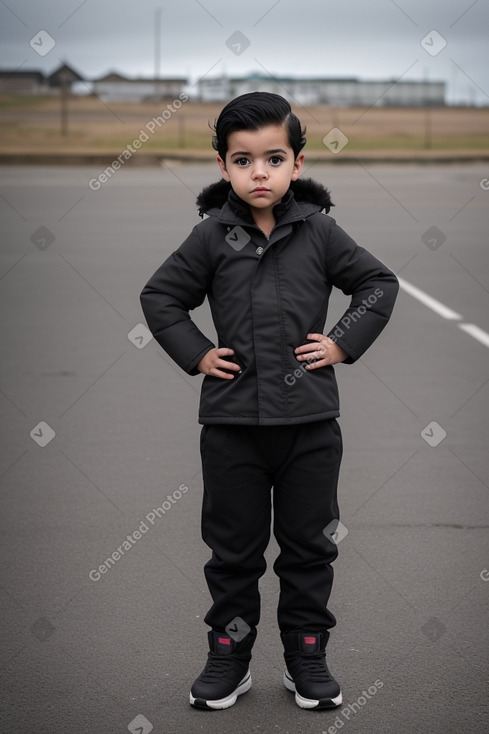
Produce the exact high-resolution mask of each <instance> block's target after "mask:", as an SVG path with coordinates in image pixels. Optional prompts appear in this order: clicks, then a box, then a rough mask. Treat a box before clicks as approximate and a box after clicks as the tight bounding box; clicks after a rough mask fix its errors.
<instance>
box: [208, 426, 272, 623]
mask: <svg viewBox="0 0 489 734" xmlns="http://www.w3.org/2000/svg"><path fill="white" fill-rule="evenodd" d="M258 430H259V429H258ZM256 431H257V427H254V426H233V425H208V426H204V427H203V429H202V434H201V455H202V471H203V479H204V497H203V504H202V538H203V540H204V542H205V543H207V545H208V546H209V547H210V548H211V549H212V557H211V559H210V561H209V562H208V563H207V564H206V565H205V568H204V573H205V577H206V581H207V585H208V587H209V591H210V593H211V596H212V600H213V604H212V607H211V608H210V610H209V611H208V613H207V615H206V617H205V622H206V623H207V624H208V625H210V626H211V627H212V628H213V629H217V630H224V629H225V627H226V625H227V624H228V623H229V622H231V621H232V620H233V619H234V618H235V617H237V616H239V617H242V619H244V621H245V622H246V623H247V624H248V625H249V626H250V627H251V628H254V627H256V625H257V624H258V622H259V619H260V595H259V590H258V580H259V578H260V577H261V576H262V575H263V573H264V572H265V569H266V562H265V559H264V552H265V549H266V547H267V545H268V542H269V539H270V524H271V485H272V481H271V477H270V474H269V471H268V470H267V468H266V466H265V462H264V460H263V456H262V452H261V451H260V446H259V440H258V437H257V433H256Z"/></svg>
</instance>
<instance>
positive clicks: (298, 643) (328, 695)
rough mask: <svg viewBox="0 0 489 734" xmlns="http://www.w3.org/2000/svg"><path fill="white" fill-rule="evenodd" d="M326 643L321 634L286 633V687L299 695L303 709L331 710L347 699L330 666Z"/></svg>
mask: <svg viewBox="0 0 489 734" xmlns="http://www.w3.org/2000/svg"><path fill="white" fill-rule="evenodd" d="M326 640H327V637H326V635H325V634H324V633H319V632H318V633H316V632H287V633H283V634H282V641H283V644H284V650H285V651H284V658H285V663H286V666H287V667H286V668H285V673H284V683H285V687H286V688H287V689H288V690H289V691H293V692H294V693H295V702H296V704H297V705H298V706H300V707H301V708H303V709H331V708H335V707H336V706H339V705H340V704H341V702H342V700H343V699H342V695H341V689H340V686H339V683H337V681H335V679H334V678H333V676H332V675H331V673H330V672H329V670H328V666H327V665H326Z"/></svg>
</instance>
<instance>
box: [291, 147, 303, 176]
mask: <svg viewBox="0 0 489 734" xmlns="http://www.w3.org/2000/svg"><path fill="white" fill-rule="evenodd" d="M304 158H305V156H304V153H299V155H298V156H297V158H296V159H295V161H294V170H293V171H292V176H291V177H290V180H291V181H297V179H298V178H299V176H300V175H301V171H302V166H303V165H304Z"/></svg>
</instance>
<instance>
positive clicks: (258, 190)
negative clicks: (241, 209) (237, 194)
mask: <svg viewBox="0 0 489 734" xmlns="http://www.w3.org/2000/svg"><path fill="white" fill-rule="evenodd" d="M269 191H270V189H267V188H266V187H265V186H257V187H256V189H253V191H252V192H251V193H252V194H268V192H269Z"/></svg>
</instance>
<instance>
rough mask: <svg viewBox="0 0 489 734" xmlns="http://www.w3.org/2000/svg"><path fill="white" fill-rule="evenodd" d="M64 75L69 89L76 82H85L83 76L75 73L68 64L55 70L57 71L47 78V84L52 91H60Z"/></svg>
mask: <svg viewBox="0 0 489 734" xmlns="http://www.w3.org/2000/svg"><path fill="white" fill-rule="evenodd" d="M63 75H64V77H65V80H66V84H67V85H68V88H69V89H71V88H72V86H73V85H74V84H76V82H83V81H85V79H84V78H83V77H82V76H81V74H79V73H78V72H77V71H75V70H74V69H73V68H72V67H71V66H68V64H61V66H59V67H58V68H57V69H55V71H53V72H52V73H51V74H49V76H48V77H47V83H48V86H49V87H50V89H59V88H60V87H61V86H62V79H63Z"/></svg>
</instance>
